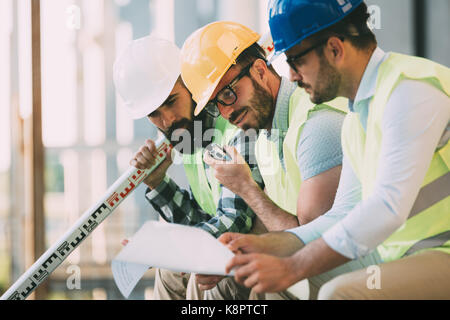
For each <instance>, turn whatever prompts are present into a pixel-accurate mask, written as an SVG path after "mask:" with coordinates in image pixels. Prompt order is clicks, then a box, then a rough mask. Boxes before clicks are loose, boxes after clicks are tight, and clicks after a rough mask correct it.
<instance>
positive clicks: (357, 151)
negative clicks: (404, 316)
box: [342, 53, 450, 262]
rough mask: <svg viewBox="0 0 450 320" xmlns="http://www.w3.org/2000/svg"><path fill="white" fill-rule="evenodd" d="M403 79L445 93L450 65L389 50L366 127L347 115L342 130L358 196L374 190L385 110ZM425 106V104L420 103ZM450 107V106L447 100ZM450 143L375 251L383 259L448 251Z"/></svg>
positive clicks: (436, 157) (440, 151)
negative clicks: (403, 218)
mask: <svg viewBox="0 0 450 320" xmlns="http://www.w3.org/2000/svg"><path fill="white" fill-rule="evenodd" d="M404 79H411V80H419V81H423V82H426V83H429V84H431V85H433V86H434V87H435V88H437V89H439V90H440V91H442V92H444V93H445V94H446V95H447V96H449V93H450V69H449V68H446V67H444V66H442V65H439V64H437V63H435V62H432V61H429V60H426V59H422V58H417V57H411V56H406V55H401V54H396V53H392V54H390V56H389V57H388V58H387V59H386V60H385V61H384V62H383V63H382V64H381V65H380V67H379V71H378V76H377V84H376V90H375V94H374V97H373V99H372V101H371V102H370V106H369V114H368V119H367V130H366V131H364V129H363V127H362V125H361V122H360V120H359V117H358V115H357V114H355V113H351V114H348V115H347V116H346V119H345V121H344V126H343V129H342V147H343V151H344V155H345V156H346V157H347V158H348V159H349V161H350V163H351V166H352V168H353V170H354V171H355V174H356V175H357V177H358V178H359V180H360V181H361V185H362V197H363V200H364V199H367V198H368V197H369V195H370V194H371V193H372V192H373V188H374V185H375V179H376V176H377V166H378V159H379V157H380V149H381V143H382V140H383V132H382V119H383V114H384V109H385V107H386V104H387V102H388V100H389V97H390V96H391V94H392V92H393V90H394V89H395V88H396V87H397V85H398V84H399V83H400V81H402V80H404ZM423 107H424V108H426V105H424V106H423ZM449 107H450V104H449ZM449 165H450V146H449V142H448V141H447V144H446V145H445V146H444V147H442V148H440V149H438V150H436V151H435V153H434V156H433V160H432V162H431V164H430V167H429V169H428V171H427V174H426V177H425V179H424V181H423V183H422V188H421V191H420V192H419V195H418V197H417V199H416V202H415V204H414V206H413V209H412V210H411V212H410V214H409V218H408V220H407V221H406V222H405V224H404V225H402V226H401V227H400V228H399V229H398V230H397V231H395V232H394V233H393V234H392V235H391V236H390V237H389V238H388V239H386V240H385V241H384V242H383V243H382V244H381V245H379V246H378V248H377V250H378V252H379V254H380V256H381V258H382V259H383V260H384V261H386V262H387V261H392V260H396V259H399V258H401V257H403V256H405V255H410V254H415V253H418V252H421V251H423V250H430V249H432V250H439V251H443V252H446V253H450V196H449V195H450V173H449Z"/></svg>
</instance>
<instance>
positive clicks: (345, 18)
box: [220, 0, 450, 299]
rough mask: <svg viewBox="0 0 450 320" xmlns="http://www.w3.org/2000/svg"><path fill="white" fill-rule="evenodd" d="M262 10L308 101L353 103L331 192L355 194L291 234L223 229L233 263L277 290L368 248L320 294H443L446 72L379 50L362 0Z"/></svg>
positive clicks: (448, 289) (283, 3) (447, 284)
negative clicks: (369, 260) (372, 261)
mask: <svg viewBox="0 0 450 320" xmlns="http://www.w3.org/2000/svg"><path fill="white" fill-rule="evenodd" d="M269 16H270V18H269V19H270V20H269V24H270V28H271V32H272V36H273V39H274V44H275V50H276V54H275V55H276V56H278V55H280V54H281V53H285V54H286V57H287V62H288V64H289V66H290V69H291V70H290V73H291V80H293V81H296V82H297V84H298V85H299V86H300V87H303V88H305V90H306V91H307V92H308V93H309V94H310V99H311V101H312V102H314V103H316V104H320V103H323V102H326V101H329V100H331V99H334V98H336V97H346V98H348V99H349V111H350V112H349V114H348V115H347V116H346V119H345V121H344V126H343V129H342V147H343V151H344V159H343V168H342V173H341V180H340V182H339V187H338V192H343V193H345V192H350V191H351V190H355V189H357V190H359V191H360V192H359V194H360V195H359V196H358V197H357V198H355V199H353V200H354V201H353V202H349V201H348V199H347V200H346V201H347V202H346V203H337V202H338V200H336V201H335V203H334V205H333V207H332V208H331V209H330V210H329V211H328V212H327V213H325V214H324V215H323V216H320V217H319V218H317V219H316V220H314V221H313V222H311V223H308V224H305V225H303V226H300V227H298V228H295V229H291V230H288V231H287V232H278V233H269V234H265V235H261V236H255V235H241V234H234V233H226V234H224V235H222V237H221V238H220V239H221V241H222V242H224V243H226V244H227V245H228V246H229V247H230V249H232V250H239V249H240V250H241V251H243V252H244V254H239V255H236V256H235V257H234V258H233V259H232V260H231V261H230V263H229V264H228V266H227V268H228V270H231V269H232V268H235V269H234V270H235V279H236V280H237V281H238V282H240V283H243V284H244V285H245V286H247V287H250V288H252V289H253V291H254V292H256V293H262V292H280V291H283V290H285V289H286V288H288V287H290V286H291V285H293V284H294V283H296V282H298V281H301V280H303V279H309V280H310V286H314V284H315V283H318V282H314V281H311V279H317V278H318V277H319V278H320V277H322V278H324V277H325V278H326V275H327V274H330V273H331V272H332V271H335V270H336V269H338V268H340V267H342V266H343V265H345V264H347V263H349V262H350V261H351V260H361V261H362V260H363V258H364V257H366V256H368V255H369V254H370V255H376V256H378V259H377V261H376V265H374V266H372V267H371V268H363V269H361V270H357V271H353V272H350V273H346V274H342V275H340V276H338V277H335V278H333V279H331V280H330V281H328V282H326V283H325V284H323V285H321V287H320V288H318V289H319V290H320V291H319V292H318V298H319V299H448V298H449V297H450V277H449V276H448V270H449V266H450V218H449V217H450V173H449V168H450V144H449V137H450V127H449V120H450V99H449V94H450V70H449V68H447V67H445V66H442V65H439V64H437V63H435V62H432V61H430V60H426V59H422V58H418V57H412V56H407V55H402V54H397V53H386V52H384V51H383V50H382V49H381V48H379V47H378V44H377V41H376V38H375V35H374V34H373V33H372V32H371V30H370V29H369V28H368V26H367V19H368V18H369V15H368V13H367V6H366V4H365V3H364V2H363V1H357V0H274V1H272V2H271V4H270V12H269ZM344 199H346V198H344ZM367 267H369V265H367Z"/></svg>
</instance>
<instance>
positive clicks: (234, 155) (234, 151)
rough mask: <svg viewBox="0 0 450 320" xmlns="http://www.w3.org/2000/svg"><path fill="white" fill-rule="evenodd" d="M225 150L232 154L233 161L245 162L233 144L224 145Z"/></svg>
mask: <svg viewBox="0 0 450 320" xmlns="http://www.w3.org/2000/svg"><path fill="white" fill-rule="evenodd" d="M223 148H224V150H225V151H226V152H227V153H228V154H229V155H230V157H231V158H232V162H233V163H243V162H245V161H244V159H243V158H242V156H241V154H240V153H239V151H237V149H236V148H235V147H233V146H224V147H223Z"/></svg>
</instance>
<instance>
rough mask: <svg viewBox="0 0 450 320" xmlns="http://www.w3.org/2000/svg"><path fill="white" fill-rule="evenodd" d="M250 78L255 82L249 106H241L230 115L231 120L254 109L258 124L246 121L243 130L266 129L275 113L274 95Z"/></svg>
mask: <svg viewBox="0 0 450 320" xmlns="http://www.w3.org/2000/svg"><path fill="white" fill-rule="evenodd" d="M250 80H251V81H252V84H253V88H254V91H253V96H252V97H251V99H250V101H249V105H248V106H247V107H243V108H241V109H240V110H239V111H235V112H233V113H232V114H231V115H230V119H229V120H230V122H234V121H235V120H236V119H238V118H239V117H240V116H241V115H242V114H243V113H244V112H246V111H248V110H253V111H254V114H255V117H256V119H255V120H256V124H255V125H251V124H249V123H245V124H243V125H242V130H244V131H247V130H249V129H256V130H259V129H265V128H267V127H268V126H269V124H270V123H271V122H272V119H273V115H274V113H275V108H274V101H273V98H272V96H271V95H270V93H269V92H267V90H266V89H264V88H263V87H262V86H260V85H259V84H258V83H257V82H256V81H255V80H254V79H253V78H252V77H250Z"/></svg>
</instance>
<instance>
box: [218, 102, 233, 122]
mask: <svg viewBox="0 0 450 320" xmlns="http://www.w3.org/2000/svg"><path fill="white" fill-rule="evenodd" d="M217 107H218V109H219V112H220V114H221V115H222V117H224V118H225V119H227V120H229V119H230V116H231V113H233V107H232V106H223V105H221V104H220V103H219V104H218V105H217Z"/></svg>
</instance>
